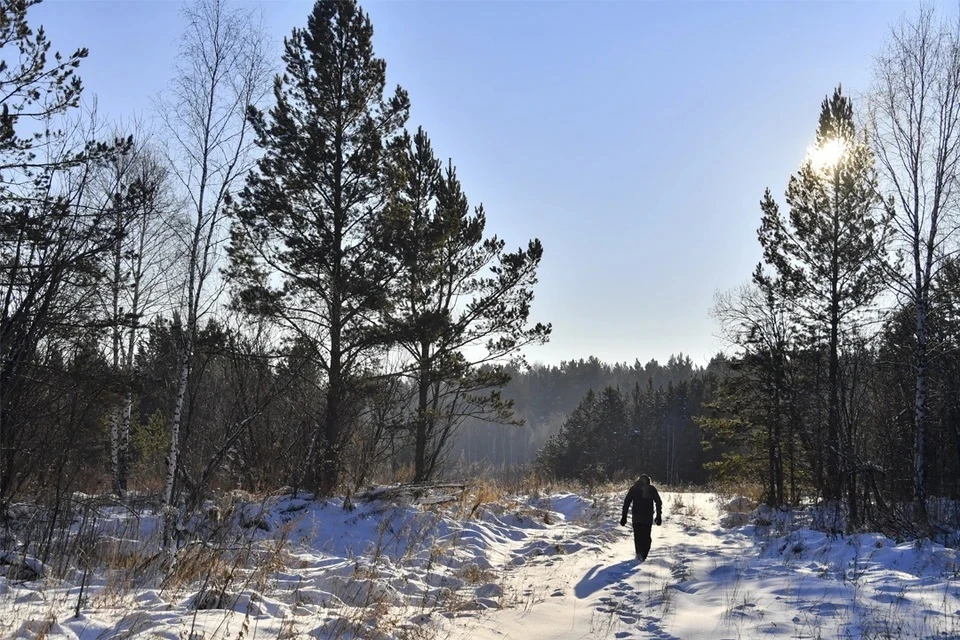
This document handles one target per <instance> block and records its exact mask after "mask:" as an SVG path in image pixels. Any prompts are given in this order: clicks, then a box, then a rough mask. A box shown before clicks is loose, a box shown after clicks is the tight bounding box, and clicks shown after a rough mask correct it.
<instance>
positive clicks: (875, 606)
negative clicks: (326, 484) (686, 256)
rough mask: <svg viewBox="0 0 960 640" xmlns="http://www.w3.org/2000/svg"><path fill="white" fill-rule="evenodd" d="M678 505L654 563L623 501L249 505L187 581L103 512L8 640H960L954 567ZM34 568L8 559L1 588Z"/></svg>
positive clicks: (8, 600)
mask: <svg viewBox="0 0 960 640" xmlns="http://www.w3.org/2000/svg"><path fill="white" fill-rule="evenodd" d="M662 495H663V496H664V515H665V518H664V524H663V526H662V527H654V539H653V550H652V552H651V554H650V557H649V558H648V559H647V561H646V562H644V563H643V564H637V563H636V562H635V561H634V560H633V541H632V536H631V534H630V530H629V527H619V526H617V523H618V520H619V509H620V500H621V499H622V495H608V496H600V497H598V498H594V499H587V498H583V497H580V496H577V495H572V494H556V495H550V496H544V497H530V496H522V497H517V498H512V499H510V498H500V499H499V501H498V502H496V503H490V504H482V505H477V504H476V501H475V499H473V498H467V499H465V500H462V501H460V502H454V503H449V502H442V501H441V502H439V503H438V504H434V505H423V504H388V503H385V502H381V501H374V502H369V503H358V504H357V505H356V508H355V509H353V510H352V511H347V510H344V509H343V503H342V502H341V501H339V500H332V501H327V502H318V501H310V500H305V499H294V498H291V497H278V498H270V499H267V500H265V501H262V502H259V503H258V502H252V501H244V500H243V499H242V498H239V497H238V498H237V499H235V500H234V502H233V503H232V505H231V504H221V505H220V509H221V511H220V512H215V514H214V515H216V513H219V514H220V516H221V517H222V520H221V522H220V524H219V525H217V523H216V522H217V521H216V518H215V517H214V518H211V519H208V521H206V522H205V523H203V530H202V531H199V530H198V533H201V532H202V533H204V537H205V539H206V540H207V541H208V542H206V543H204V544H193V545H189V546H188V547H186V548H184V549H183V550H181V551H180V552H179V553H178V555H177V557H176V559H175V564H174V566H173V567H172V569H171V568H170V567H169V566H167V565H166V564H164V563H166V562H168V559H167V558H165V556H164V555H163V554H159V553H157V550H158V547H157V540H156V537H157V536H156V531H157V527H156V520H155V518H153V517H151V516H142V515H138V514H135V513H133V512H131V511H129V510H127V509H123V508H120V507H104V508H101V509H100V510H99V511H98V518H97V520H96V524H95V525H90V531H92V532H94V533H93V535H91V536H88V537H87V545H88V547H89V548H87V547H85V548H84V549H83V552H82V553H80V554H74V557H75V558H77V557H79V558H88V559H90V560H89V561H88V562H87V563H86V566H89V567H91V568H90V569H89V570H87V571H86V572H84V571H83V570H82V567H81V566H80V565H81V564H83V563H77V566H74V567H70V568H69V569H64V568H62V567H61V568H59V569H55V568H54V567H39V566H37V563H36V562H35V561H34V560H33V559H28V560H29V562H28V564H30V565H31V566H32V567H33V570H27V569H24V570H22V571H21V572H20V575H19V576H17V579H10V577H9V576H8V577H0V638H8V637H24V638H40V637H43V638H81V639H83V640H92V639H94V638H114V637H123V638H170V639H171V640H173V639H184V640H189V639H198V640H199V639H200V638H204V639H208V638H244V639H248V638H308V637H320V638H382V639H385V640H386V639H389V638H411V639H423V640H427V639H431V638H477V639H479V640H493V639H506V638H513V639H517V640H534V639H537V638H558V639H564V638H571V639H572V638H682V639H688V638H768V637H783V638H847V637H850V638H960V554H958V553H957V552H956V551H954V550H951V549H946V548H944V547H940V546H937V545H932V544H930V543H925V544H924V545H922V546H919V547H918V545H916V544H915V543H903V544H896V543H894V542H893V541H891V540H889V539H886V538H884V537H882V536H879V535H867V534H864V535H858V536H849V537H833V538H831V537H828V536H826V535H824V534H821V533H817V532H812V531H810V530H808V529H802V528H799V529H794V528H792V527H790V526H788V525H786V524H782V525H780V526H777V525H776V524H771V525H769V526H758V525H757V524H756V522H757V518H756V514H755V513H754V514H751V515H743V516H740V515H734V516H730V515H729V514H728V513H727V510H726V509H722V508H721V504H722V503H723V502H725V501H722V500H720V499H718V498H717V497H716V496H713V495H710V494H702V493H682V494H679V493H676V494H674V493H669V492H662ZM735 506H737V507H740V508H743V505H742V504H741V505H735ZM736 510H738V509H736V508H735V509H734V511H736ZM738 519H739V520H742V521H744V522H748V523H749V524H746V525H745V526H741V527H734V528H727V527H725V526H723V525H722V524H721V521H723V523H724V524H726V525H731V524H738V522H737V520H738ZM774 520H775V518H774ZM760 522H764V521H763V520H761V521H760ZM81 526H82V523H81V524H78V527H81ZM21 542H22V541H21ZM19 562H20V559H19V556H13V555H8V556H2V555H0V565H5V564H6V565H8V566H7V567H6V569H5V570H4V569H3V568H0V573H4V572H7V573H10V570H11V569H10V566H9V564H10V563H13V566H16V565H17V564H18V563H19ZM104 566H108V567H109V570H104V569H103V567H104ZM36 570H39V572H41V573H44V574H45V576H43V577H39V578H37V577H36V576H35V573H37V571H36ZM54 574H56V575H58V576H59V577H58V578H55V577H54ZM78 603H79V611H80V613H79V615H76V610H77V607H78Z"/></svg>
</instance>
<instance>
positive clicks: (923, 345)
mask: <svg viewBox="0 0 960 640" xmlns="http://www.w3.org/2000/svg"><path fill="white" fill-rule="evenodd" d="M916 357H917V371H916V374H917V381H916V398H915V404H914V464H913V502H914V516H915V517H916V518H917V520H918V522H919V524H921V525H923V524H926V522H927V365H928V362H927V360H928V358H929V354H928V353H927V309H926V301H925V300H923V299H922V297H920V299H919V300H917V356H916Z"/></svg>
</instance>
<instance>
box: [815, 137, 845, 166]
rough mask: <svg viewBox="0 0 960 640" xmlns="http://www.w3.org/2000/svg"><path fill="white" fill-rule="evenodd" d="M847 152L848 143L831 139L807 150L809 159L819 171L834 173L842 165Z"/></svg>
mask: <svg viewBox="0 0 960 640" xmlns="http://www.w3.org/2000/svg"><path fill="white" fill-rule="evenodd" d="M846 152H847V143H846V142H845V141H844V140H840V139H838V138H829V139H827V140H824V141H822V142H821V143H820V144H818V145H814V146H812V147H810V148H809V149H808V150H807V158H808V159H809V160H810V164H812V165H813V168H814V169H816V170H817V171H823V172H827V171H832V170H833V169H835V168H836V167H837V165H838V164H840V161H841V160H842V159H843V156H844V154H845V153H846Z"/></svg>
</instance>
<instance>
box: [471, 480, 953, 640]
mask: <svg viewBox="0 0 960 640" xmlns="http://www.w3.org/2000/svg"><path fill="white" fill-rule="evenodd" d="M665 498H666V499H665V503H664V508H665V514H666V519H665V521H664V526H663V527H660V528H657V527H654V533H653V549H652V551H651V554H650V557H649V558H648V559H647V561H646V562H645V563H643V564H642V565H638V564H637V563H636V562H634V561H633V560H632V559H631V558H632V556H633V540H632V537H631V535H630V533H629V528H624V529H621V531H622V532H623V536H622V537H621V538H620V539H618V540H617V541H615V542H613V543H612V544H610V545H608V546H606V547H604V548H603V549H602V550H600V551H590V550H584V551H582V552H580V553H578V554H575V555H573V556H568V557H564V558H563V559H562V561H560V562H556V561H551V560H545V561H543V562H540V563H530V564H528V565H525V566H524V567H522V568H521V569H520V570H518V571H517V572H516V573H515V574H514V575H513V576H512V579H513V592H514V593H515V594H516V597H515V599H514V602H513V603H510V602H506V603H505V604H506V607H505V608H504V609H501V610H499V611H496V612H493V613H491V614H490V615H488V616H486V617H484V618H483V619H482V620H480V621H479V622H478V623H477V625H476V626H470V627H469V628H466V629H464V630H462V632H461V633H460V634H459V635H456V636H454V637H458V638H499V639H502V640H537V639H539V638H544V639H546V638H556V639H558V640H572V639H580V638H617V639H628V638H661V639H670V638H682V639H684V640H688V639H693V638H769V637H783V638H820V637H823V638H864V637H866V638H875V637H881V638H891V637H892V638H900V637H903V638H953V639H957V638H960V573H958V572H957V569H956V565H954V566H953V569H951V562H955V561H956V558H957V555H956V553H955V552H953V551H950V550H944V549H942V548H940V549H939V551H933V552H930V553H924V552H922V551H920V552H918V551H917V550H916V549H915V547H913V546H912V545H910V544H905V545H894V544H893V543H892V542H891V541H889V540H886V539H884V538H882V537H880V536H869V535H868V536H855V537H850V538H846V539H832V540H830V539H827V538H826V537H824V536H822V535H820V534H817V533H813V532H808V531H805V532H803V533H802V535H800V536H799V537H797V538H796V539H795V540H792V541H791V542H790V543H789V545H787V546H789V547H790V548H788V549H784V553H785V554H786V555H784V554H783V553H780V550H779V548H778V546H783V545H785V544H786V543H785V542H782V541H780V545H778V544H777V541H775V542H774V544H773V545H772V552H767V553H763V552H762V550H761V545H760V544H759V543H758V542H756V541H755V540H754V539H753V538H752V537H748V536H747V535H744V534H743V533H741V532H738V531H731V530H726V529H722V528H720V526H719V519H720V514H719V512H718V510H717V506H716V501H715V499H713V497H712V496H708V495H705V494H683V495H682V496H680V497H679V498H678V497H677V496H675V495H669V496H668V494H665ZM671 506H672V507H673V508H672V509H671ZM671 511H672V512H671ZM867 542H869V543H870V544H867Z"/></svg>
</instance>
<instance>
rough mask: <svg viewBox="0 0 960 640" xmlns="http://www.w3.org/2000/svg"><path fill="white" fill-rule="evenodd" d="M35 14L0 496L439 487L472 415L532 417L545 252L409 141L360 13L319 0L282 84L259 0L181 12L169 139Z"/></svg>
mask: <svg viewBox="0 0 960 640" xmlns="http://www.w3.org/2000/svg"><path fill="white" fill-rule="evenodd" d="M36 3H37V2H36V1H29V0H28V1H26V2H24V1H21V0H0V47H2V49H0V51H2V61H0V89H2V91H0V93H2V95H3V96H4V97H3V99H2V102H3V112H2V114H0V287H2V290H0V296H2V304H3V309H2V313H3V315H2V324H0V363H2V370H0V510H2V509H4V508H6V507H7V506H8V505H9V504H10V503H11V502H12V501H14V500H17V499H21V498H24V497H30V496H32V497H40V498H43V499H47V498H53V499H56V498H59V497H61V496H63V495H67V493H68V492H71V491H73V490H76V489H77V488H82V489H85V490H103V489H112V490H113V491H115V492H118V493H123V492H124V491H127V490H130V489H135V490H147V491H155V492H158V493H159V495H160V496H161V502H162V505H163V506H164V508H165V513H167V514H168V515H169V516H170V517H171V518H173V517H175V516H176V512H177V511H178V509H179V508H187V509H189V508H192V507H194V506H196V505H198V504H199V503H200V501H201V500H202V499H203V498H204V497H205V496H207V495H209V492H210V491H211V490H212V489H214V488H217V487H236V486H239V487H244V488H247V489H251V490H257V489H275V488H278V487H280V486H283V485H287V486H292V487H296V488H305V489H311V490H316V491H318V492H319V493H322V494H330V493H331V492H333V491H339V490H344V489H346V490H350V489H351V488H352V487H356V486H358V485H360V484H363V483H364V482H368V481H370V480H371V479H374V478H387V477H400V478H403V477H408V478H409V479H416V480H419V481H424V480H429V479H430V478H432V477H434V476H435V475H436V474H437V473H439V471H440V470H441V469H442V468H443V463H444V461H445V459H446V458H445V456H446V455H447V453H448V451H449V449H450V446H451V444H452V442H453V440H454V438H455V437H456V434H457V432H458V430H459V428H460V427H461V425H462V423H463V422H464V421H466V420H484V421H492V422H495V423H502V424H513V423H516V422H517V421H518V418H517V417H516V416H515V415H514V413H513V403H512V402H511V401H509V400H507V399H505V398H504V397H503V396H502V395H501V390H502V388H503V387H504V385H506V384H507V383H508V382H509V380H510V377H511V374H512V373H513V372H515V371H516V370H517V369H516V368H510V367H515V366H516V364H517V363H521V366H522V357H521V350H522V348H523V347H524V346H526V345H529V344H532V343H541V342H544V341H546V340H547V339H548V337H549V333H550V326H549V325H545V324H541V323H536V322H534V321H532V320H531V317H530V309H531V305H532V303H533V288H534V286H535V285H536V282H537V268H538V266H539V263H540V260H541V258H542V255H543V248H542V247H541V245H540V243H539V241H537V240H535V239H534V240H530V241H529V242H528V243H526V244H525V246H522V247H520V248H518V249H516V250H513V251H511V250H510V249H508V246H507V243H506V242H505V241H504V240H502V239H500V238H498V237H497V236H495V235H493V234H491V233H490V232H489V230H488V229H487V224H486V216H485V213H484V211H483V207H482V206H472V205H471V204H470V202H469V201H468V199H467V196H466V195H465V193H464V192H463V189H462V187H461V184H460V181H459V178H458V176H457V173H456V170H455V168H454V165H453V163H452V161H446V162H441V161H440V160H439V159H438V158H437V157H436V155H435V153H434V151H433V148H432V145H431V143H430V140H429V137H428V136H427V134H426V133H425V132H424V131H423V129H422V128H420V129H417V130H416V132H415V133H414V132H408V131H407V130H406V127H407V125H408V122H407V120H408V112H409V98H408V96H407V94H406V92H405V91H403V89H401V88H400V87H396V88H395V89H394V90H392V91H388V90H387V87H386V81H385V77H386V76H385V74H386V63H385V61H384V60H382V59H380V58H377V57H376V55H375V54H374V51H373V44H372V37H373V27H372V25H371V22H370V19H369V17H368V16H367V15H366V14H365V13H364V12H363V11H362V10H361V8H360V7H359V6H358V5H357V3H356V2H351V1H332V0H330V1H328V0H320V1H318V2H316V4H315V5H314V6H313V9H312V11H311V13H310V15H309V16H308V17H307V22H306V27H305V28H297V29H294V30H293V32H292V34H291V36H290V37H288V38H287V39H286V41H285V49H284V54H283V58H282V61H281V62H282V69H281V71H280V72H279V73H277V74H274V73H273V72H272V70H271V62H270V61H269V60H267V59H266V58H265V56H264V49H263V44H262V43H263V42H264V38H263V34H262V33H261V32H260V31H259V30H258V27H257V25H256V23H255V21H253V20H252V16H251V15H250V14H249V13H248V12H246V11H244V10H243V9H236V8H231V7H230V6H228V5H227V4H226V3H225V2H224V1H223V0H199V1H198V2H196V3H195V4H193V5H190V6H188V7H186V8H185V10H184V18H185V20H186V32H185V33H184V36H183V39H182V43H181V51H180V57H179V59H178V61H177V64H176V66H175V68H174V79H173V81H172V83H171V85H170V88H169V90H168V91H167V92H166V93H165V94H164V96H162V98H161V100H159V101H158V112H157V114H156V123H155V124H156V127H157V128H158V129H159V130H160V131H161V133H162V135H159V136H158V135H151V134H150V133H149V132H148V130H147V127H138V128H137V129H135V130H132V131H129V132H127V131H123V132H122V133H121V134H115V133H113V128H110V127H107V126H105V125H104V124H103V123H99V122H97V121H96V120H95V118H94V117H93V116H87V115H84V114H81V113H80V109H79V105H80V98H81V95H82V91H83V86H82V85H81V83H80V80H79V77H78V75H77V73H78V69H79V68H80V66H81V62H82V60H83V58H84V57H85V56H86V55H87V52H86V50H80V51H77V52H75V53H74V54H72V55H71V56H61V55H60V54H59V53H56V54H55V53H53V50H52V49H51V45H50V43H49V42H48V41H47V39H46V37H45V35H44V34H43V31H42V29H36V30H33V28H32V27H31V26H30V25H29V24H28V13H29V11H30V8H31V7H32V6H33V5H35V4H36ZM271 76H273V84H272V88H273V90H272V98H271V95H270V94H271V92H270V83H269V81H270V79H271ZM117 130H120V129H119V128H117ZM106 131H109V132H110V133H109V135H105V134H104V132H106ZM170 522H171V521H170V520H168V521H167V523H168V524H169V523H170ZM167 532H168V533H169V530H168V531H167ZM167 539H168V541H169V536H167Z"/></svg>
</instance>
